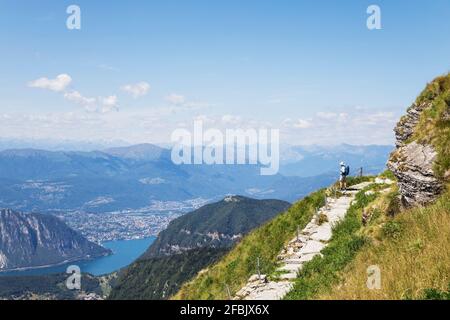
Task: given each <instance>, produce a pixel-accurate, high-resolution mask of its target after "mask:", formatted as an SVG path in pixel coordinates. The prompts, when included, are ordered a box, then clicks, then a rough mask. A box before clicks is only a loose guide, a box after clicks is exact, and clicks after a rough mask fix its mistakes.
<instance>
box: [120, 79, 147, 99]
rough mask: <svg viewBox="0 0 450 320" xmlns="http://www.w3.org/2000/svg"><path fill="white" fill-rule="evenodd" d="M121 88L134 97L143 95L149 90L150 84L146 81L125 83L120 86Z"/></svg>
mask: <svg viewBox="0 0 450 320" xmlns="http://www.w3.org/2000/svg"><path fill="white" fill-rule="evenodd" d="M121 89H122V90H123V91H125V92H127V93H129V94H131V96H132V97H133V98H135V99H137V98H139V97H142V96H145V95H146V94H147V93H148V92H149V91H150V84H149V83H147V82H144V81H143V82H139V83H135V84H127V85H124V86H122V87H121Z"/></svg>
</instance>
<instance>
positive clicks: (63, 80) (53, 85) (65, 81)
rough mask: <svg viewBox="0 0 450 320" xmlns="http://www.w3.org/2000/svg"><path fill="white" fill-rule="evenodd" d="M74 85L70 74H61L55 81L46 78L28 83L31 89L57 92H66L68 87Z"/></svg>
mask: <svg viewBox="0 0 450 320" xmlns="http://www.w3.org/2000/svg"><path fill="white" fill-rule="evenodd" d="M71 83H72V78H71V77H70V76H69V75H68V74H65V73H63V74H60V75H58V76H57V77H56V78H55V79H48V78H46V77H43V78H39V79H37V80H34V81H31V82H29V83H28V86H29V87H31V88H40V89H47V90H51V91H55V92H62V91H64V90H65V89H66V88H67V86H68V85H70V84H71Z"/></svg>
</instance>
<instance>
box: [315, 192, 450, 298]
mask: <svg viewBox="0 0 450 320" xmlns="http://www.w3.org/2000/svg"><path fill="white" fill-rule="evenodd" d="M388 201H389V195H386V196H385V197H383V198H382V199H381V201H379V203H378V206H379V207H380V208H381V209H386V208H388V206H389V203H388ZM374 210H376V208H374ZM361 232H362V233H366V236H367V237H368V239H369V240H370V241H368V242H367V244H366V246H364V247H363V248H362V250H361V251H360V252H359V253H358V254H357V256H356V258H355V259H354V261H352V262H351V263H350V264H349V265H348V266H347V267H346V268H345V270H344V271H343V272H342V273H340V275H339V278H340V279H341V281H340V282H339V283H338V284H336V285H335V286H334V287H333V288H332V289H330V290H328V291H325V292H321V293H320V294H319V295H318V296H316V297H317V298H321V299H422V298H425V297H430V298H443V297H444V298H445V297H447V298H449V297H450V296H449V295H448V293H447V295H445V294H442V295H441V296H439V295H438V294H436V292H445V291H447V290H448V286H449V284H450V248H449V243H450V192H448V191H447V192H446V193H444V194H443V195H442V197H441V198H440V199H439V200H438V201H437V202H436V203H434V204H432V205H430V206H428V207H425V208H414V209H410V210H407V211H404V212H402V213H400V214H399V215H397V216H396V217H395V218H388V217H386V216H384V215H381V216H379V217H378V218H376V219H375V221H373V222H372V223H371V225H370V226H368V227H366V228H363V229H362V230H361ZM370 265H378V266H379V267H380V269H381V284H382V288H381V289H380V290H369V289H368V288H367V286H366V281H367V273H366V272H367V268H368V267H369V266H370ZM433 293H434V294H433Z"/></svg>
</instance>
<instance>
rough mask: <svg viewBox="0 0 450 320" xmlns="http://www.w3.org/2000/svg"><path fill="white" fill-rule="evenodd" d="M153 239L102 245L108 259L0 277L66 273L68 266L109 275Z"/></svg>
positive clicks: (4, 274) (13, 272)
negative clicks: (109, 252)
mask: <svg viewBox="0 0 450 320" xmlns="http://www.w3.org/2000/svg"><path fill="white" fill-rule="evenodd" d="M155 239H156V238H155V237H150V238H146V239H139V240H116V241H108V242H105V243H103V244H102V245H103V246H104V247H105V248H108V249H111V250H112V252H113V254H112V255H110V256H108V257H101V258H98V259H94V260H87V261H79V262H72V263H68V264H63V265H60V266H55V267H48V268H41V269H30V270H23V271H10V272H4V273H0V276H25V275H43V274H51V273H61V272H66V269H67V267H68V266H70V265H77V266H79V267H80V269H81V272H83V273H90V274H93V275H95V276H99V275H103V274H107V273H111V272H114V271H117V270H119V269H121V268H123V267H126V266H128V265H129V264H131V263H132V262H133V261H134V260H136V259H137V258H138V257H139V256H140V255H141V254H143V253H144V252H145V250H147V248H148V247H149V246H150V245H151V244H152V243H153V241H155Z"/></svg>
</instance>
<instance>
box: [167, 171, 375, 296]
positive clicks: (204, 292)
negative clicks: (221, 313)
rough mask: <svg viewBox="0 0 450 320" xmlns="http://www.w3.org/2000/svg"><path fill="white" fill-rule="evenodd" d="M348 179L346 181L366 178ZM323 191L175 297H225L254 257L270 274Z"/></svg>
mask: <svg viewBox="0 0 450 320" xmlns="http://www.w3.org/2000/svg"><path fill="white" fill-rule="evenodd" d="M367 179H368V178H366V177H365V178H363V179H350V180H349V184H355V183H359V182H361V181H365V180H367ZM325 192H326V191H325V190H319V191H317V192H314V193H312V194H311V195H309V196H308V197H306V198H304V199H303V200H301V201H299V202H297V203H296V204H294V205H293V206H292V207H291V208H290V209H289V210H287V211H286V212H285V213H283V214H281V215H279V216H277V217H275V218H274V219H273V220H272V221H270V222H269V223H267V224H265V225H263V226H262V227H260V228H258V229H256V230H254V231H253V232H251V233H250V234H249V235H248V236H246V237H244V238H243V239H242V241H241V242H240V243H238V244H237V245H236V247H235V248H233V250H232V251H231V252H230V253H229V254H227V255H226V256H225V257H224V258H223V259H221V260H220V261H219V262H218V263H216V264H214V265H213V266H211V267H209V268H208V269H206V270H203V271H202V272H200V273H199V274H198V275H197V277H196V278H194V279H193V280H192V281H191V282H188V283H186V284H185V285H184V286H183V287H182V288H181V289H180V291H179V292H178V293H177V294H176V295H175V296H174V297H173V298H174V299H188V300H197V299H200V300H205V299H228V295H227V290H226V288H227V286H228V287H229V289H230V292H231V294H234V293H236V292H237V291H238V290H240V289H241V288H242V287H243V286H244V285H245V284H246V282H247V280H248V278H249V277H250V276H251V275H253V274H255V273H256V260H257V258H258V257H259V258H260V266H261V272H262V273H263V274H269V275H270V274H273V272H274V271H275V269H276V267H277V256H278V254H279V253H280V251H281V249H282V248H283V247H284V245H286V244H287V242H288V241H290V240H291V239H292V238H293V237H294V236H295V233H296V231H297V227H300V228H301V229H303V228H304V227H305V226H306V225H307V224H308V222H309V221H310V220H311V218H312V216H313V214H314V213H315V211H316V209H317V208H318V207H321V206H323V204H324V197H325Z"/></svg>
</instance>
